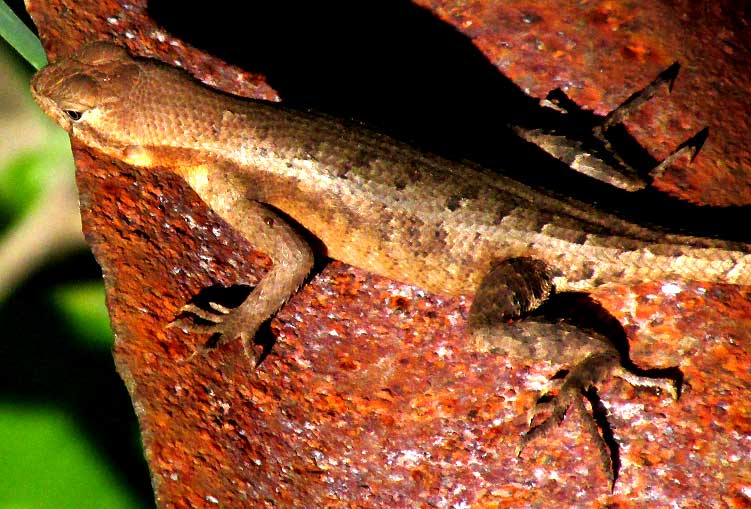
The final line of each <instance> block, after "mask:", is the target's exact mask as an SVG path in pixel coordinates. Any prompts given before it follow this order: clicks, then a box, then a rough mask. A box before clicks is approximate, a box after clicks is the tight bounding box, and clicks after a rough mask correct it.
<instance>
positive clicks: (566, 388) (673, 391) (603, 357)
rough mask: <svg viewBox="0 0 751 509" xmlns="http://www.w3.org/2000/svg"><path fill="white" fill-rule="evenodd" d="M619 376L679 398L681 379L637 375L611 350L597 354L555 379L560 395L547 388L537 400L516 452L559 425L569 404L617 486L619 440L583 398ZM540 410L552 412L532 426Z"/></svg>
mask: <svg viewBox="0 0 751 509" xmlns="http://www.w3.org/2000/svg"><path fill="white" fill-rule="evenodd" d="M609 375H610V376H617V377H619V378H622V379H624V380H626V381H627V382H629V383H630V384H632V385H635V386H641V387H656V388H660V389H662V390H664V391H666V392H667V393H668V394H670V395H671V396H672V397H673V398H674V399H677V398H678V390H677V387H676V385H677V382H676V381H675V380H670V379H667V378H666V379H659V378H650V377H645V376H641V375H637V374H636V373H633V372H631V371H629V370H627V369H626V368H623V367H622V366H621V365H620V362H619V359H618V357H617V356H616V355H613V354H611V353H601V354H593V355H590V356H589V357H587V358H586V359H584V360H583V361H582V362H581V363H579V364H578V365H576V366H575V367H574V368H573V369H572V370H571V371H570V372H568V374H566V375H565V377H563V379H554V380H553V381H552V382H553V384H554V385H560V390H559V392H558V394H557V395H555V396H553V397H552V398H547V399H546V397H545V396H546V393H547V391H546V390H544V391H543V392H542V394H541V397H540V398H539V399H538V402H537V404H536V405H535V406H534V407H533V408H532V409H531V410H530V412H529V413H528V415H527V424H528V425H529V426H530V428H529V430H528V431H527V432H525V433H524V434H523V435H522V438H521V440H520V442H519V445H518V447H517V448H516V456H517V457H518V456H520V455H521V453H522V450H523V449H524V447H526V445H527V444H528V443H529V442H531V441H532V440H534V439H535V438H537V437H542V436H545V435H546V434H547V433H548V432H549V431H550V430H551V429H552V428H554V427H555V426H557V425H559V424H560V423H561V422H562V421H563V419H564V417H565V415H566V412H567V411H568V409H569V408H571V407H574V408H575V409H576V410H577V411H578V412H579V414H580V415H581V417H582V420H583V426H584V431H585V432H586V433H587V434H588V435H589V436H590V437H591V440H592V442H593V443H594V444H595V445H596V447H597V451H598V454H599V456H600V462H601V464H602V466H603V470H604V472H605V475H606V476H607V478H608V481H609V483H610V489H611V491H612V490H613V489H614V487H615V481H616V479H617V476H618V468H619V460H618V448H617V444H615V442H614V441H613V438H612V434H611V432H610V430H609V428H608V426H607V422H605V423H604V424H603V431H602V433H601V432H600V429H599V427H598V424H597V420H596V417H595V415H594V413H595V412H596V409H595V408H594V407H593V411H592V412H589V411H587V409H586V408H585V406H584V403H583V401H582V395H583V393H586V392H587V391H589V390H591V389H592V388H593V386H594V384H595V383H597V382H599V381H601V380H603V379H605V378H606V377H607V376H609ZM540 414H549V415H548V417H546V418H545V419H544V420H543V421H542V422H540V423H539V424H537V425H535V426H532V421H533V420H534V419H535V417H537V416H538V415H540Z"/></svg>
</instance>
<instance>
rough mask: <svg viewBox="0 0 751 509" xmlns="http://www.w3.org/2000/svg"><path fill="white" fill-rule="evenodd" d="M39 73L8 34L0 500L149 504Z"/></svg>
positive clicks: (14, 508) (68, 173)
mask: <svg viewBox="0 0 751 509" xmlns="http://www.w3.org/2000/svg"><path fill="white" fill-rule="evenodd" d="M14 7H16V6H14ZM16 10H17V7H16ZM19 14H22V13H20V12H19ZM0 18H2V17H1V16H0ZM0 22H2V19H0ZM32 74H33V68H32V67H31V65H29V64H28V63H27V62H26V61H25V60H23V59H22V58H21V57H20V56H19V55H18V53H16V51H15V50H14V49H12V48H11V47H10V46H9V45H8V44H7V43H6V42H5V41H4V40H2V39H0V328H1V330H2V333H0V509H25V508H30V509H31V508H34V509H36V508H56V509H63V508H68V507H74V508H77V509H84V508H89V507H91V508H98V509H101V508H104V509H118V508H129V509H130V508H149V507H153V506H154V502H153V494H152V491H151V486H150V483H149V477H148V471H147V468H146V463H145V461H144V459H143V453H142V449H141V442H140V438H139V436H138V426H137V422H136V418H135V414H134V412H133V409H132V406H131V403H130V400H129V398H128V395H127V392H126V390H125V387H124V385H123V383H122V381H121V380H120V378H119V377H118V375H117V374H116V372H115V367H114V363H113V360H112V355H111V348H112V333H111V331H110V327H109V320H108V317H107V311H106V308H105V306H104V289H103V286H102V280H101V272H100V270H99V267H98V266H97V265H96V263H95V261H94V259H93V257H92V255H91V253H90V252H89V251H88V249H87V248H86V246H85V244H84V242H83V238H82V236H81V233H80V223H79V222H78V221H79V220H78V210H77V203H76V194H75V181H74V167H73V161H72V157H71V153H70V145H69V141H68V137H67V135H66V134H65V133H64V132H63V131H62V130H61V129H59V128H58V127H57V126H55V125H53V124H52V123H51V122H49V121H48V120H47V118H46V117H44V115H43V114H42V113H41V111H40V110H39V109H38V108H37V107H36V105H35V104H34V102H33V100H32V99H31V96H30V94H29V87H28V84H29V79H30V77H31V75H32Z"/></svg>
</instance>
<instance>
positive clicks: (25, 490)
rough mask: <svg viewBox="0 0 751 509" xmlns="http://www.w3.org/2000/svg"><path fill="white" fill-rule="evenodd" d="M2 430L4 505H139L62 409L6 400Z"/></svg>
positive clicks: (0, 505) (38, 508) (114, 508)
mask: <svg viewBox="0 0 751 509" xmlns="http://www.w3.org/2000/svg"><path fill="white" fill-rule="evenodd" d="M0 429H1V430H2V439H0V509H6V508H7V509H11V508H12V509H26V508H28V509H48V508H49V509H64V508H76V509H88V508H91V509H101V508H103V507H106V508H108V509H119V508H123V509H125V508H128V509H130V508H133V507H136V503H137V502H136V501H135V500H134V499H133V498H132V496H131V495H129V493H128V491H127V489H125V487H124V486H123V485H122V483H121V482H120V481H119V479H118V478H117V477H116V476H115V475H114V473H113V472H112V471H111V470H110V468H109V467H108V466H107V462H106V461H105V460H104V458H102V457H101V456H100V455H99V454H98V453H97V450H96V448H94V447H93V446H92V445H91V444H90V443H89V442H88V441H87V440H86V439H85V438H84V435H83V434H82V431H81V430H80V429H78V427H77V426H76V424H75V423H74V422H73V421H72V419H71V418H70V416H68V415H66V414H65V413H64V412H62V411H61V410H57V409H55V408H50V407H31V406H21V405H17V404H16V405H11V404H3V405H0Z"/></svg>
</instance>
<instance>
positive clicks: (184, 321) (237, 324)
mask: <svg viewBox="0 0 751 509" xmlns="http://www.w3.org/2000/svg"><path fill="white" fill-rule="evenodd" d="M199 297H203V298H201V299H200V300H201V302H200V304H199V303H197V302H191V303H188V304H186V305H185V306H183V307H182V308H180V311H179V312H178V315H177V318H175V320H173V321H172V322H170V323H169V324H168V325H167V327H169V328H182V329H184V330H186V331H188V332H194V333H197V334H210V335H211V337H210V338H209V340H208V341H206V342H205V343H204V344H203V345H201V346H200V347H199V348H198V349H197V350H196V351H195V352H193V353H192V354H191V355H190V356H189V357H188V359H187V360H191V359H192V358H193V357H195V356H196V355H199V354H203V353H206V352H207V351H210V350H213V349H215V348H216V347H218V346H221V345H222V344H226V343H228V342H230V341H233V340H235V339H238V338H239V339H240V340H241V341H242V343H243V347H244V349H245V353H246V354H247V355H248V357H250V358H251V359H252V360H254V361H255V360H256V354H255V351H254V349H253V339H254V337H255V334H256V332H257V330H258V328H259V327H260V325H261V324H260V323H257V322H258V314H257V312H256V303H255V302H254V299H251V298H249V296H248V294H247V293H245V295H244V297H243V300H242V301H241V304H239V305H237V304H236V302H223V303H219V302H216V300H209V298H207V297H206V296H199ZM212 297H214V298H216V297H215V296H212ZM219 297H223V296H221V295H220V296H219ZM230 297H233V296H230ZM197 300H198V299H197ZM230 300H235V301H236V300H237V297H235V298H234V299H230ZM223 301H227V299H226V298H225V299H223ZM233 304H235V305H233Z"/></svg>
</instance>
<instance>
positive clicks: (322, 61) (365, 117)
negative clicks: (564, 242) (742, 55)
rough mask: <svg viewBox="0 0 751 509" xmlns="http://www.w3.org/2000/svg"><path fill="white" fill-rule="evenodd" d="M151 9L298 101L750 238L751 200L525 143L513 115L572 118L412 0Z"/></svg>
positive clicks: (169, 1) (725, 234) (671, 222)
mask: <svg viewBox="0 0 751 509" xmlns="http://www.w3.org/2000/svg"><path fill="white" fill-rule="evenodd" d="M149 13H150V14H151V15H152V16H153V18H154V19H155V20H156V21H157V23H158V24H159V25H161V26H163V27H164V28H165V29H166V30H167V31H169V32H170V33H172V34H174V35H176V36H178V37H180V38H182V39H184V40H185V41H187V42H188V43H190V44H192V45H194V46H197V47H198V48H201V49H204V50H206V51H207V52H209V53H211V54H213V55H216V56H218V57H220V58H222V59H224V60H225V61H227V62H229V63H232V64H234V65H237V66H239V67H242V68H243V69H247V70H249V71H254V72H260V73H263V74H264V75H266V76H267V79H268V82H269V83H270V84H271V85H272V86H273V87H274V88H275V89H276V90H277V91H278V92H279V95H280V96H281V97H282V98H283V100H284V101H285V102H286V103H287V104H289V105H290V106H296V107H301V108H310V109H314V110H319V111H322V112H325V113H328V114H331V115H335V116H341V117H347V118H355V119H358V120H360V121H363V122H365V123H367V124H370V125H372V126H374V127H376V128H378V129H381V130H384V131H386V132H388V133H390V134H392V135H394V136H396V137H399V138H402V139H405V140H412V141H413V142H414V143H416V144H418V145H420V146H422V147H424V148H426V149H429V150H432V151H436V152H439V153H441V154H442V155H445V156H448V157H452V158H466V159H471V160H474V161H477V162H479V163H481V164H483V165H485V166H487V167H488V168H491V169H497V170H499V171H503V173H506V174H510V175H511V176H512V177H515V178H518V179H520V180H522V181H525V182H527V183H529V184H531V185H534V186H538V187H544V188H547V189H552V190H553V191H554V192H556V193H561V194H565V195H568V196H572V197H575V198H577V199H581V200H583V201H586V202H589V203H594V204H596V206H598V207H600V208H603V209H605V210H607V211H609V212H614V213H616V214H618V215H620V216H622V217H624V218H626V219H629V220H632V221H636V222H639V223H644V224H648V225H655V226H657V227H660V228H662V229H666V230H669V231H674V232H682V233H687V234H694V235H702V236H711V237H721V238H727V239H730V240H749V239H751V234H749V233H748V232H746V231H741V229H739V228H737V227H736V226H735V225H736V224H738V221H741V222H743V221H744V219H745V220H748V219H751V208H749V207H743V208H733V209H722V208H711V207H697V206H695V205H692V204H688V203H685V202H682V201H680V200H678V199H675V198H672V197H669V196H666V195H664V194H663V193H660V192H658V191H656V190H655V189H653V188H648V189H647V190H645V191H641V192H638V193H627V192H624V191H620V190H617V189H614V188H611V187H610V186H608V185H606V184H602V183H599V182H596V181H593V180H592V179H590V178H588V177H585V176H583V175H579V174H577V173H575V172H572V171H566V168H565V165H563V164H562V163H559V162H558V161H557V160H555V159H553V158H552V157H550V156H548V155H547V154H544V153H542V152H541V151H540V150H539V149H537V148H536V147H534V146H530V144H528V143H526V142H523V141H522V140H521V139H520V138H518V137H517V136H516V135H514V134H513V133H512V131H511V130H510V129H509V128H508V127H507V126H508V125H522V126H524V127H528V128H535V127H537V128H545V127H547V126H550V125H553V126H555V125H556V124H560V120H561V119H560V118H558V117H556V115H555V114H553V113H552V112H551V110H549V109H548V110H543V109H542V108H541V107H540V106H539V103H538V101H536V100H534V99H532V98H530V97H528V96H527V95H526V94H524V93H523V92H522V91H521V90H520V89H519V88H518V87H517V86H516V85H515V84H514V83H512V82H511V81H510V80H508V79H507V78H506V77H505V76H503V74H501V73H500V72H499V71H498V69H497V68H496V67H495V66H493V65H492V64H491V63H490V62H489V61H488V60H487V59H486V57H485V56H484V55H483V54H482V53H481V52H480V51H479V50H478V49H477V48H476V47H475V46H474V45H473V44H472V42H471V41H470V40H469V39H468V38H467V37H466V36H464V35H463V34H461V33H460V32H458V31H457V30H455V29H454V28H453V27H452V26H450V25H448V24H446V23H444V22H442V21H441V20H439V19H438V18H436V17H435V16H433V15H432V14H431V13H430V12H428V11H427V10H424V9H422V8H420V7H418V6H416V5H414V4H412V3H411V2H408V1H406V0H379V1H375V0H370V1H362V2H344V1H334V2H325V3H318V2H312V3H299V2H290V1H278V2H265V3H260V2H258V3H256V2H253V3H242V4H240V3H237V2H228V1H226V0H225V1H221V0H218V1H215V2H213V3H212V7H211V9H205V8H203V7H200V6H198V5H196V6H193V5H191V4H186V3H184V2H178V1H176V0H161V1H152V2H150V3H149ZM649 78H652V76H650V77H649ZM631 92H637V91H631ZM660 93H665V92H664V91H663V92H660ZM587 116H590V117H592V114H591V113H590V112H583V113H582V116H580V117H579V120H581V121H582V122H583V123H582V124H581V125H582V126H586V125H587V123H588V122H589V120H591V119H589V120H586V118H585V117H587ZM585 120H586V121H585ZM574 130H575V129H574ZM612 130H613V135H614V136H615V137H616V138H617V140H616V141H617V143H616V144H617V145H618V146H619V147H620V148H622V149H623V150H624V151H625V153H622V154H620V155H621V156H622V158H623V159H625V160H627V161H629V162H631V163H633V164H634V165H635V166H637V169H638V170H640V172H641V173H646V172H647V171H648V170H650V169H651V168H652V167H654V165H655V164H656V161H654V160H653V159H651V158H650V157H649V155H648V153H647V152H646V151H645V150H644V148H643V147H639V146H638V145H635V144H634V143H631V142H630V141H629V140H628V137H627V136H625V134H627V133H624V132H618V130H617V129H616V128H613V129H612ZM635 204H638V206H635Z"/></svg>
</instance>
